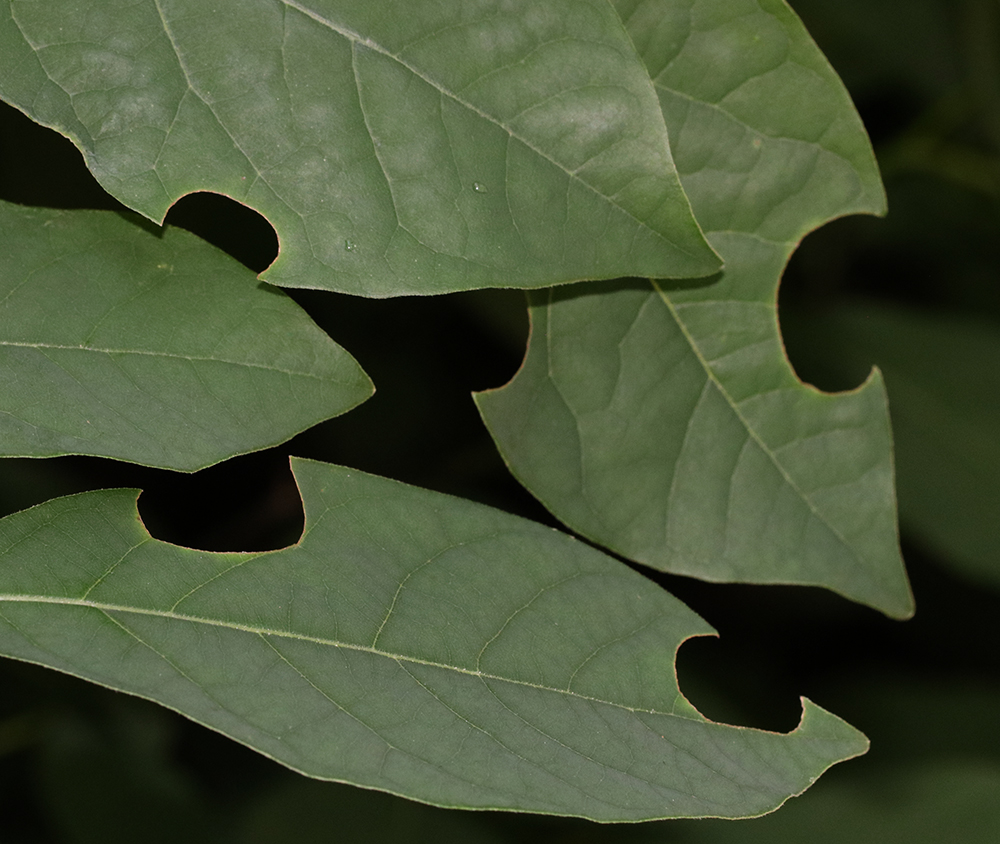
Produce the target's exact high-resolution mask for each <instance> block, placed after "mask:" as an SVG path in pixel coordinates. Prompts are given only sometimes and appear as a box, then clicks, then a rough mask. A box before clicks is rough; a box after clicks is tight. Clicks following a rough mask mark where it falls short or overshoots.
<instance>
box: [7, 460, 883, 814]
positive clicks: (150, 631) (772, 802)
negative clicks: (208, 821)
mask: <svg viewBox="0 0 1000 844" xmlns="http://www.w3.org/2000/svg"><path fill="white" fill-rule="evenodd" d="M293 466H294V471H295V474H296V478H297V481H298V483H299V487H300V489H301V491H302V498H303V502H304V505H305V512H306V524H305V529H304V533H303V536H302V539H301V541H300V542H299V544H297V545H296V546H293V547H291V548H287V549H284V550H281V551H275V552H269V553H262V554H230V553H224V554H209V553H206V552H199V551H192V550H188V549H184V548H180V547H177V546H173V545H169V544H167V543H164V542H160V541H157V540H154V539H152V538H151V537H150V536H149V534H148V533H147V532H146V531H145V529H144V528H143V526H142V524H141V523H140V522H139V520H138V518H137V514H136V511H135V493H134V492H130V491H128V490H113V491H105V492H94V493H84V494H82V495H77V496H71V497H68V498H61V499H55V500H53V501H50V502H48V503H46V504H43V505H40V506H38V507H35V508H33V509H31V510H26V511H24V512H22V513H19V514H16V515H14V516H10V517H8V518H7V519H5V520H4V521H2V522H0V650H2V652H3V653H4V654H6V655H8V656H12V657H15V658H18V659H23V660H28V661H31V662H37V663H40V664H43V665H48V666H50V667H53V668H56V669H59V670H62V671H66V672H69V673H72V674H76V675H79V676H82V677H86V678H88V679H90V680H93V681H95V682H98V683H101V684H104V685H107V686H111V687H113V688H118V689H123V690H126V691H129V692H132V693H134V694H138V695H141V696H143V697H147V698H150V699H152V700H156V701H159V702H160V703H163V704H165V705H167V706H169V707H171V708H173V709H176V710H178V711H180V712H182V713H184V714H185V715H187V716H188V717H190V718H192V719H194V720H196V721H199V722H201V723H204V724H207V725H209V726H211V727H213V728H214V729H217V730H219V731H221V732H223V733H225V734H226V735H229V736H231V737H232V738H234V739H236V740H238V741H241V742H243V743H245V744H247V745H249V746H251V747H254V748H255V749H257V750H259V751H260V752H262V753H264V754H266V755H268V756H272V757H273V758H275V759H278V760H280V761H282V762H284V763H285V764H286V765H289V766H290V767H293V768H295V769H297V770H300V771H302V772H304V773H308V774H311V775H313V776H317V777H321V778H328V779H336V780H343V781H348V782H352V783H355V784H358V785H364V786H368V787H373V788H378V789H382V790H385V791H391V792H394V793H397V794H404V795H406V796H409V797H412V798H416V799H418V800H422V801H426V802H431V803H437V804H440V805H449V806H464V807H477V808H507V809H520V810H528V811H535V812H548V813H557V814H566V815H580V816H585V817H590V818H593V819H598V820H639V819H645V818H664V817H674V816H685V815H694V816H702V815H711V816H724V817H733V816H741V815H757V814H760V813H763V812H766V811H769V810H771V809H773V808H776V807H777V806H778V805H780V803H781V802H782V801H784V800H785V799H786V798H787V797H789V796H790V795H792V794H796V793H798V792H800V791H802V790H804V789H805V788H806V787H807V786H808V785H810V784H811V783H812V781H813V780H814V779H815V778H816V777H817V776H819V775H820V773H822V772H823V771H824V770H825V769H826V768H827V767H829V766H830V765H831V764H833V763H835V762H837V761H839V760H841V759H845V758H848V757H851V756H855V755H857V754H859V753H863V752H864V751H865V749H866V747H867V742H866V740H865V739H864V737H863V736H861V734H860V733H858V732H857V731H856V730H854V729H853V728H851V727H850V726H848V725H847V724H845V723H844V722H842V721H840V720H839V719H837V718H836V717H834V716H832V715H830V714H829V713H827V712H825V711H824V710H822V709H820V708H818V707H816V706H814V705H813V704H810V703H808V702H806V703H805V705H804V706H805V708H804V712H803V722H802V724H801V725H800V727H799V728H798V729H797V730H796V731H794V732H793V733H791V734H789V735H780V734H775V733H766V732H762V731H759V730H751V729H743V728H738V727H729V726H725V725H721V724H717V723H713V722H710V721H707V720H705V719H703V718H702V717H701V716H700V715H698V713H697V712H695V710H694V709H693V708H692V707H691V706H690V704H688V703H687V701H686V700H685V699H684V698H683V697H682V695H681V694H680V691H679V689H678V686H677V681H676V677H675V673H674V670H673V657H674V654H675V652H676V649H677V648H678V647H679V645H680V644H681V642H683V641H684V639H686V638H688V637H690V636H694V635H700V634H705V633H709V632H711V631H710V628H709V627H708V626H707V625H706V624H705V623H704V622H703V621H702V620H701V619H699V618H698V617H697V616H696V615H694V614H693V613H692V612H691V611H690V610H688V609H686V608H685V607H684V606H683V605H682V604H680V603H679V602H678V601H676V600H675V599H673V598H672V597H670V596H669V595H668V594H666V593H665V592H663V591H662V590H661V589H659V588H658V587H657V586H655V585H654V584H652V583H650V582H649V581H647V580H646V579H645V578H643V577H641V576H640V575H638V574H636V573H635V572H632V571H630V570H629V569H627V568H626V567H624V566H622V565H620V564H619V563H617V562H615V561H613V560H610V559H608V558H607V557H605V556H604V555H602V554H601V553H600V552H598V551H595V550H594V549H592V548H589V547H588V546H585V545H583V544H581V543H579V542H576V541H575V540H573V539H571V538H569V537H567V536H564V535H562V534H560V533H558V532H556V531H552V530H550V529H548V528H544V527H541V526H539V525H537V524H535V523H532V522H527V521H524V520H522V519H518V518H516V517H513V516H509V515H507V514H504V513H502V512H500V511H497V510H493V509H490V508H487V507H484V506H482V505H477V504H473V503H470V502H467V501H462V500H460V499H453V498H450V497H447V496H443V495H440V494H438V493H431V492H427V491H424V490H420V489H417V488H414V487H408V486H406V485H403V484H400V483H398V482H395V481H389V480H385V479H382V478H378V477H375V476H371V475H365V474H362V473H360V472H356V471H352V470H348V469H342V468H338V467H333V466H329V465H326V464H320V463H312V462H307V461H299V460H296V461H295V462H294V464H293Z"/></svg>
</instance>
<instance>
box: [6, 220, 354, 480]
mask: <svg viewBox="0 0 1000 844" xmlns="http://www.w3.org/2000/svg"><path fill="white" fill-rule="evenodd" d="M148 227H149V225H148V223H145V221H142V220H140V219H139V218H135V219H129V216H126V215H121V214H117V213H114V212H109V211H54V210H48V209H38V208H23V207H20V206H17V205H11V204H9V203H2V202H0V256H2V263H3V273H2V276H0V455H2V456H5V457H52V456H58V455H63V454H92V455H99V456H102V457H112V458H116V459H119V460H128V461H131V462H133V463H142V464H144V465H147V466H157V467H161V468H168V469H179V470H182V471H194V470H196V469H200V468H203V467H205V466H209V465H211V464H213V463H218V462H220V461H222V460H225V459H226V458H229V457H232V456H234V455H237V454H244V453H246V452H250V451H255V450H258V449H262V448H266V447H268V446H272V445H276V444H278V443H280V442H283V441H285V440H287V439H289V438H290V437H292V436H294V435H295V434H297V433H299V432H300V431H302V430H305V429H306V428H309V427H311V426H312V425H315V424H316V423H318V422H321V421H323V420H325V419H329V418H331V417H333V416H336V415H338V414H340V413H344V412H346V411H348V410H350V409H351V408H352V407H355V406H356V405H358V404H360V403H361V402H363V401H364V400H365V399H367V398H368V397H369V396H370V395H371V393H372V385H371V381H370V380H369V379H368V376H367V375H365V373H364V372H363V371H362V370H361V367H360V366H358V364H357V362H356V361H355V360H354V358H352V357H351V356H350V355H349V354H348V353H347V352H346V351H344V349H342V348H341V347H340V346H338V345H337V344H336V343H334V342H333V341H332V340H331V339H330V338H329V337H328V336H327V335H326V334H325V333H324V332H323V331H322V330H321V329H320V328H319V327H318V326H317V325H316V324H315V323H314V322H313V321H312V320H311V319H310V318H309V316H308V314H306V312H305V311H303V310H302V309H301V308H300V307H299V306H298V305H296V304H295V302H293V301H292V300H291V299H290V298H289V297H288V296H287V295H285V294H284V293H282V292H281V291H280V290H277V289H275V288H272V287H269V286H267V285H265V284H262V283H261V282H259V281H258V280H257V279H256V277H255V276H254V274H253V273H252V272H251V271H250V270H248V269H246V268H245V267H243V266H242V265H240V264H239V263H237V262H236V261H235V260H233V259H232V258H230V257H229V256H228V255H226V254H225V253H223V252H221V251H219V250H218V249H216V248H215V247H213V246H211V245H210V244H208V243H206V242H205V241H203V240H201V239H199V238H197V237H195V236H194V235H192V234H189V233H188V232H186V231H183V230H181V229H175V228H171V227H167V228H165V229H164V230H163V231H162V232H160V233H158V234H157V233H153V232H150V231H148Z"/></svg>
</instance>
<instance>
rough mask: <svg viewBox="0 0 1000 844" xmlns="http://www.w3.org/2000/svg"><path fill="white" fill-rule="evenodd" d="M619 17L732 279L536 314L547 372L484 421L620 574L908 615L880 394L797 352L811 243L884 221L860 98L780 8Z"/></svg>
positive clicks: (555, 304) (609, 290)
mask: <svg viewBox="0 0 1000 844" xmlns="http://www.w3.org/2000/svg"><path fill="white" fill-rule="evenodd" d="M616 5H617V7H618V9H619V11H621V13H622V14H623V17H624V18H625V20H626V23H627V26H628V29H629V31H630V32H631V33H632V34H633V38H634V39H635V41H636V44H637V46H638V48H639V50H640V53H641V54H642V56H643V58H644V60H645V62H646V65H647V66H648V67H649V69H650V72H651V73H652V75H653V79H654V83H655V85H656V88H657V91H658V93H659V96H660V102H661V104H662V107H663V113H664V116H665V118H666V121H667V126H668V128H669V130H670V133H671V138H672V142H673V149H674V154H675V157H676V161H677V165H678V171H679V172H680V173H681V179H682V182H683V184H684V187H685V190H686V191H687V192H688V195H689V196H690V197H691V202H692V206H693V207H694V209H695V213H696V216H697V217H698V219H699V220H700V221H701V222H702V225H703V226H704V228H705V230H706V232H707V236H708V238H709V241H710V243H711V244H712V245H713V247H714V248H715V249H716V250H717V251H718V252H719V254H720V255H722V256H723V258H724V260H725V262H726V263H725V266H726V269H725V271H724V272H723V273H722V274H721V276H720V277H719V279H718V280H717V282H716V283H715V284H714V285H711V286H709V287H705V288H701V289H697V290H681V289H671V288H670V287H669V286H667V285H664V284H662V283H658V282H638V281H618V282H614V283H609V284H604V285H590V286H587V287H586V288H582V289H576V288H564V289H560V290H553V291H548V292H539V293H535V294H532V295H531V296H530V297H529V299H530V302H531V306H532V307H531V319H532V337H531V342H530V345H529V350H528V354H527V357H526V359H525V362H524V364H523V367H522V369H521V370H520V372H518V374H517V376H516V377H515V378H514V380H513V381H512V382H511V383H510V384H509V385H507V386H506V387H504V388H502V389H500V390H496V391H492V392H487V393H481V394H479V395H478V396H477V402H478V404H479V407H480V410H481V412H482V414H483V417H484V419H485V421H486V423H487V425H488V426H489V428H490V431H491V432H492V434H493V436H494V438H495V439H496V441H497V443H498V446H499V447H500V449H501V451H502V452H503V455H504V457H505V459H506V460H507V462H508V464H509V465H510V467H511V469H512V471H513V472H514V473H515V474H516V475H517V477H518V478H519V479H520V480H521V481H522V482H523V483H524V484H525V485H526V486H527V487H528V488H529V489H530V490H531V491H532V492H533V493H534V494H535V495H537V496H538V498H539V499H540V500H541V501H542V502H543V503H544V504H545V505H546V506H547V507H548V508H549V509H550V510H551V511H552V512H553V513H554V514H555V515H556V516H558V518H560V519H561V520H562V521H564V522H565V523H566V524H567V525H569V526H571V527H572V528H573V529H574V530H577V531H579V532H580V533H581V534H583V535H584V536H587V537H588V538H590V539H592V540H594V541H595V542H598V543H600V544H602V545H604V546H606V547H608V548H611V549H613V550H615V551H617V552H618V553H621V554H623V555H625V556H627V557H629V558H631V559H634V560H637V561H639V562H642V563H644V564H646V565H649V566H653V567H655V568H658V569H662V570H665V571H671V572H677V573H682V574H688V575H694V576H697V577H701V578H705V579H708V580H720V581H749V582H772V583H773V582H777V583H797V584H816V585H822V586H827V587H829V588H831V589H833V590H835V591H837V592H839V593H841V594H843V595H846V596H847V597H850V598H852V599H854V600H857V601H861V602H863V603H866V604H870V605H871V606H874V607H877V608H879V609H881V610H883V611H885V612H886V613H888V614H890V615H893V616H899V617H904V616H907V615H909V614H910V613H911V612H912V597H911V595H910V592H909V587H908V584H907V581H906V575H905V572H904V570H903V565H902V559H901V557H900V554H899V548H898V543H897V538H896V521H895V517H896V514H895V501H894V497H893V478H892V453H891V437H890V431H889V420H888V415H887V412H886V399H885V391H884V389H883V386H882V381H881V377H880V376H879V375H878V373H875V374H873V375H872V376H871V377H870V379H869V380H868V381H867V382H866V383H865V384H864V385H863V386H862V387H861V388H859V389H858V390H857V391H856V392H854V393H850V394H846V395H838V396H829V395H823V394H821V393H819V392H817V391H816V390H814V389H812V388H810V387H808V386H806V385H803V384H802V383H801V382H800V381H799V380H798V379H797V378H796V376H795V374H794V372H793V371H792V369H791V367H790V365H789V364H788V361H787V359H786V357H785V355H784V350H783V348H782V345H781V339H780V334H779V331H778V322H777V307H776V300H777V286H778V281H779V278H780V275H781V272H782V269H783V267H784V265H785V262H786V261H787V259H788V256H789V255H790V254H791V252H792V250H793V249H794V247H795V245H796V243H797V242H798V240H799V239H800V238H801V237H802V236H803V235H804V234H805V233H806V232H807V231H809V230H810V229H811V228H814V227H815V226H817V225H820V224H821V223H822V222H824V221H825V220H828V219H830V218H831V217H834V216H837V215H842V214H848V213H852V212H858V211H869V212H881V211H882V210H883V204H884V200H883V194H882V190H881V185H880V182H879V178H878V174H877V171H876V167H875V162H874V159H873V157H872V154H871V150H870V148H869V145H868V141H867V138H866V136H865V134H864V130H863V129H862V127H861V124H860V121H859V120H858V118H857V115H856V114H855V112H854V110H853V108H852V107H851V104H850V101H849V99H848V96H847V93H846V91H844V89H843V87H842V86H841V84H840V82H839V80H838V79H837V77H836V75H835V74H834V73H833V71H832V70H831V69H830V68H829V66H828V65H827V64H826V63H825V61H824V60H823V58H822V56H821V55H820V54H819V52H818V50H817V49H816V47H815V45H814V44H813V42H812V41H811V39H810V38H809V37H808V35H807V33H806V32H805V30H804V29H803V28H802V26H801V24H800V23H799V21H798V19H797V18H795V16H794V15H793V13H792V12H791V11H790V10H789V9H788V8H787V6H785V5H784V4H783V3H781V2H761V3H758V2H755V0H714V2H704V3H694V4H693V3H691V2H681V0H649V2H619V3H617V4H616ZM709 67H710V68H712V71H711V72H710V73H709V72H706V68H709Z"/></svg>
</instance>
